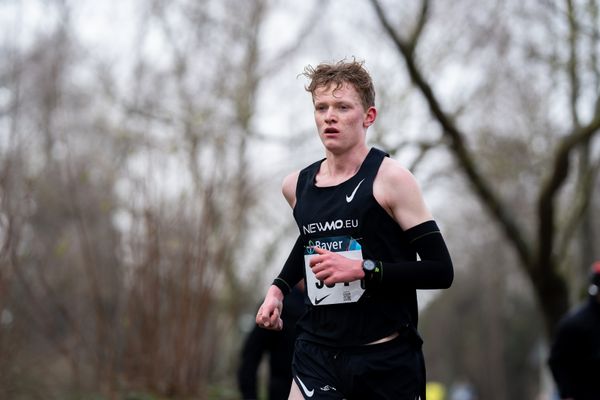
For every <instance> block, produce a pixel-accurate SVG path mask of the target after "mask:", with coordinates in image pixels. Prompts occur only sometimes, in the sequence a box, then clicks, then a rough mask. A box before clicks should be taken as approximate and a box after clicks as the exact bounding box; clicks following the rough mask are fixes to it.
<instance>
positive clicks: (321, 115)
mask: <svg viewBox="0 0 600 400" xmlns="http://www.w3.org/2000/svg"><path fill="white" fill-rule="evenodd" d="M313 102H314V106H315V122H316V124H317V130H318V132H319V137H320V138H321V141H322V142H323V145H325V148H326V149H327V150H329V151H332V152H338V151H340V150H347V149H349V148H352V147H353V146H355V145H357V144H361V143H364V141H365V132H366V129H367V128H368V127H369V126H370V125H371V124H372V123H373V121H374V120H375V114H376V112H375V108H374V107H370V108H369V109H368V110H365V109H364V107H363V105H362V102H361V101H360V97H359V95H358V92H357V91H356V89H355V88H354V86H352V85H350V84H348V83H345V84H344V85H343V86H342V87H340V88H337V89H336V86H335V84H331V85H329V86H321V87H319V88H317V89H316V90H315V93H314V97H313ZM336 150H337V151H336Z"/></svg>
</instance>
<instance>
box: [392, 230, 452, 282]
mask: <svg viewBox="0 0 600 400" xmlns="http://www.w3.org/2000/svg"><path fill="white" fill-rule="evenodd" d="M406 235H407V237H408V240H409V242H410V244H411V246H412V247H413V248H414V249H415V251H416V252H417V253H418V254H419V257H420V259H421V260H420V261H403V262H382V273H381V277H380V278H381V281H380V285H381V287H382V288H384V289H385V288H390V289H394V288H397V287H398V286H401V287H411V288H415V289H446V288H449V287H450V285H451V284H452V281H453V279H454V268H453V266H452V259H451V258H450V253H449V252H448V248H447V247H446V243H445V242H444V238H443V237H442V234H441V232H440V230H439V228H438V226H437V224H436V223H435V221H426V222H423V223H422V224H419V225H416V226H414V227H412V228H410V229H408V230H406Z"/></svg>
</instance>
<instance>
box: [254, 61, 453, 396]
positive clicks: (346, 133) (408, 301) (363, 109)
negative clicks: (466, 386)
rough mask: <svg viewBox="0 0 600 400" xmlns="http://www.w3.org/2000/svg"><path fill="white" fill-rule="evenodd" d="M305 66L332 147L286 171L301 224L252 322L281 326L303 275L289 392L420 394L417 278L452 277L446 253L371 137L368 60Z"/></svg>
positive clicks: (444, 282)
mask: <svg viewBox="0 0 600 400" xmlns="http://www.w3.org/2000/svg"><path fill="white" fill-rule="evenodd" d="M304 75H305V76H306V77H307V78H309V80H310V83H309V85H308V86H307V88H306V89H307V91H309V92H310V93H311V94H312V100H313V104H314V117H315V122H316V126H317V130H318V134H319V137H320V139H321V141H322V143H323V146H324V147H325V158H324V159H322V160H320V161H317V162H315V163H314V164H311V165H309V166H308V167H306V168H305V169H303V170H301V171H299V172H294V173H292V174H290V175H289V176H287V177H286V178H285V179H284V182H283V187H282V191H283V194H284V196H285V198H286V200H287V201H288V203H289V204H290V206H291V207H292V209H293V214H294V218H295V219H296V222H297V224H298V228H299V230H300V236H299V237H298V240H297V242H296V244H295V245H294V248H293V249H292V252H291V254H290V256H289V258H288V260H287V261H286V263H285V265H284V267H283V269H282V271H281V273H280V275H279V276H278V277H277V278H276V279H275V280H274V282H273V285H272V286H271V287H270V288H269V290H268V291H267V295H266V297H265V300H264V302H263V304H262V306H261V307H260V309H259V311H258V314H257V316H256V322H257V324H258V325H259V326H261V327H264V328H267V329H281V327H282V321H281V318H280V315H281V310H282V299H283V297H284V295H285V294H287V293H288V292H289V290H290V288H291V287H293V286H294V285H295V284H296V282H298V281H299V280H301V279H302V278H303V277H304V278H305V279H306V292H305V296H306V297H305V301H306V302H307V305H308V309H307V311H306V313H305V314H304V315H303V316H302V317H301V318H300V320H299V322H298V330H299V333H298V338H297V341H296V348H295V353H294V360H293V364H292V371H293V375H294V382H293V383H292V389H291V391H290V396H289V399H294V400H296V399H369V400H375V399H393V400H404V399H406V400H416V399H421V400H424V399H425V394H424V387H425V368H424V362H423V355H422V351H421V344H422V341H421V339H420V337H419V335H418V333H417V320H418V314H417V300H416V290H415V289H434V288H447V287H449V286H450V284H451V283H452V279H453V267H452V261H451V259H450V255H449V253H448V250H447V248H446V245H445V243H444V240H443V238H442V235H441V233H440V231H439V229H438V227H437V225H436V223H435V222H434V221H433V217H432V215H431V213H430V212H429V210H428V209H427V207H426V205H425V203H424V201H423V197H422V195H421V191H420V189H419V187H418V185H417V183H416V181H415V179H414V177H413V175H412V174H411V173H410V172H409V171H408V170H406V169H405V168H403V167H402V166H401V165H400V164H399V163H398V162H397V161H394V160H392V159H391V158H389V157H388V155H387V154H385V153H384V152H382V151H380V150H378V149H375V148H368V147H367V145H366V132H367V129H368V128H369V127H370V126H371V125H372V124H373V123H374V122H375V119H376V117H377V109H376V108H375V90H374V87H373V83H372V80H371V77H370V75H369V74H368V72H367V71H366V70H365V68H364V67H363V64H362V63H360V62H356V61H352V62H346V61H340V62H338V63H335V64H320V65H318V66H317V67H316V68H312V67H311V66H308V67H307V68H306V69H305V71H304ZM417 254H418V255H419V257H420V261H417Z"/></svg>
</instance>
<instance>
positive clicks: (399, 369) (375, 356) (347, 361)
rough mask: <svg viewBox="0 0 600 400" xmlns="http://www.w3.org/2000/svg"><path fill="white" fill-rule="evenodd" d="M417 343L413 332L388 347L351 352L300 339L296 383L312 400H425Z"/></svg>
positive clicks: (297, 352)
mask: <svg viewBox="0 0 600 400" xmlns="http://www.w3.org/2000/svg"><path fill="white" fill-rule="evenodd" d="M421 344H422V342H421V339H420V338H419V337H418V335H417V334H416V332H414V331H413V330H412V329H406V330H404V331H403V332H401V333H400V336H398V337H396V338H395V339H393V340H390V341H389V342H384V343H381V344H373V345H366V346H359V347H351V348H335V347H327V346H323V345H320V344H317V343H313V342H309V341H305V340H298V341H296V348H295V352H294V359H293V363H292V372H293V375H294V381H295V382H296V384H297V385H298V388H299V389H300V392H302V394H303V396H304V398H305V399H310V400H321V399H327V400H334V399H335V400H342V399H346V400H365V399H369V400H380V399H381V400H383V399H386V400H419V399H420V400H425V393H424V392H425V365H424V361H423V353H422V351H421Z"/></svg>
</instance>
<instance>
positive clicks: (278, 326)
mask: <svg viewBox="0 0 600 400" xmlns="http://www.w3.org/2000/svg"><path fill="white" fill-rule="evenodd" d="M282 312H283V294H282V293H281V290H279V288H278V287H276V286H271V288H269V291H268V292H267V295H266V296H265V300H264V301H263V303H262V305H261V306H260V307H259V308H258V313H257V314H256V324H257V325H258V326H260V327H261V328H265V329H271V330H276V331H280V330H282V329H283V320H282V319H281V313H282Z"/></svg>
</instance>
